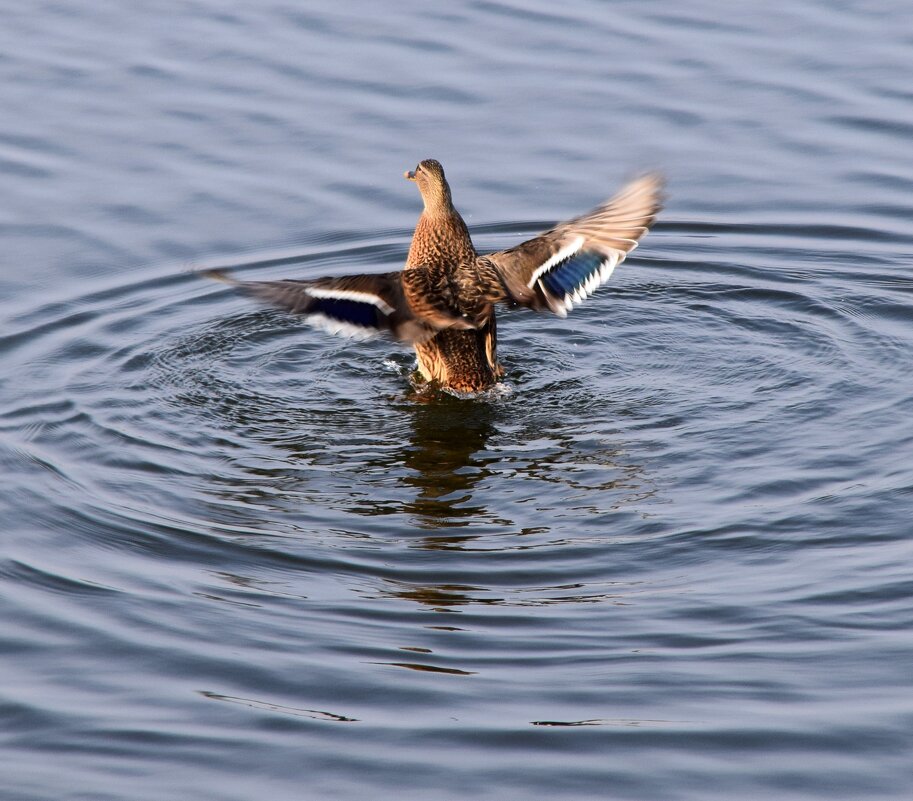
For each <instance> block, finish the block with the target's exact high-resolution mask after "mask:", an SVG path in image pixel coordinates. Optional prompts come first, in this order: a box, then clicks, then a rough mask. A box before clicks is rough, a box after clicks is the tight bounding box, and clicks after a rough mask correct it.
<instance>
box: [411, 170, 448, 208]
mask: <svg viewBox="0 0 913 801" xmlns="http://www.w3.org/2000/svg"><path fill="white" fill-rule="evenodd" d="M405 177H406V178H407V179H409V180H410V181H413V182H415V183H416V184H417V185H418V191H419V192H421V193H422V200H423V201H424V202H425V210H426V211H448V210H449V209H450V208H452V205H453V204H452V201H451V199H450V187H449V186H448V185H447V179H446V178H445V177H444V168H443V167H442V166H441V163H440V162H439V161H436V160H435V159H425V160H424V161H420V162H419V163H418V165H417V166H416V168H415V169H414V170H408V171H407V172H406V173H405Z"/></svg>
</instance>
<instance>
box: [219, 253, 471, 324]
mask: <svg viewBox="0 0 913 801" xmlns="http://www.w3.org/2000/svg"><path fill="white" fill-rule="evenodd" d="M204 275H206V276H207V277H209V278H215V279H216V280H219V281H224V282H226V283H229V284H232V285H234V286H237V287H239V288H240V289H242V290H243V291H245V292H247V293H248V294H249V295H252V296H253V297H255V298H258V299H259V300H262V301H265V302H266V303H269V304H272V305H273V306H278V307H279V308H280V309H284V310H285V311H288V312H291V313H292V314H300V315H302V316H303V317H304V318H305V319H306V320H307V322H309V323H311V324H312V325H315V326H318V327H320V328H323V329H324V330H326V331H329V332H330V333H332V334H341V335H343V336H348V337H354V338H357V339H368V338H370V337H373V336H377V335H379V334H389V335H391V336H393V337H394V338H395V339H399V340H403V341H405V342H419V341H422V340H425V339H428V338H429V337H432V336H434V334H435V333H436V332H437V331H438V330H440V329H441V328H447V327H448V326H450V325H459V326H460V327H466V326H465V325H464V324H463V323H462V321H460V320H459V319H457V318H455V317H446V316H444V315H437V316H435V317H434V318H432V319H425V318H424V316H418V315H416V313H415V312H414V311H413V309H412V307H411V305H410V304H409V302H408V300H407V299H406V297H405V294H404V292H403V283H402V275H403V273H402V272H399V271H397V272H392V273H376V274H369V275H347V276H343V277H341V278H317V279H314V280H310V281H299V280H292V279H285V280H279V281H237V280H235V279H234V278H231V277H230V276H228V275H227V274H225V273H224V272H222V271H220V270H210V271H208V272H206V273H204Z"/></svg>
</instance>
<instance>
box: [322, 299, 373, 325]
mask: <svg viewBox="0 0 913 801" xmlns="http://www.w3.org/2000/svg"><path fill="white" fill-rule="evenodd" d="M311 312H312V313H316V314H324V315H326V316H327V317H332V318H333V319H334V320H339V321H340V322H343V323H350V324H351V325H361V326H364V327H366V328H377V327H378V326H377V308H376V307H375V306H374V305H373V304H371V303H364V302H362V301H358V300H343V299H340V298H319V299H317V300H315V302H314V305H313V306H311Z"/></svg>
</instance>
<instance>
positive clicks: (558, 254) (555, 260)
mask: <svg viewBox="0 0 913 801" xmlns="http://www.w3.org/2000/svg"><path fill="white" fill-rule="evenodd" d="M662 187H663V181H662V178H661V177H660V176H658V175H646V176H643V177H642V178H638V179H637V180H635V181H632V182H631V183H629V184H627V185H626V186H625V187H623V188H622V189H621V191H620V192H618V194H616V195H615V196H614V197H613V198H611V199H610V200H608V201H606V202H605V203H603V204H602V205H601V206H597V207H596V208H595V209H593V210H592V211H591V212H589V213H587V214H584V215H582V216H580V217H576V218H574V219H573V220H569V221H568V222H565V223H561V224H560V225H557V226H555V227H554V228H552V229H551V230H549V231H546V232H545V233H543V234H541V235H540V236H537V237H535V238H534V239H530V240H528V241H526V242H523V243H522V244H520V245H517V246H516V247H514V248H510V249H509V250H502V251H499V252H497V253H491V254H489V255H487V256H483V257H481V262H482V263H483V266H484V267H486V268H487V267H488V266H489V265H491V266H492V267H493V268H494V271H495V272H496V273H497V275H498V278H499V282H498V283H500V286H501V287H502V288H503V293H502V295H501V296H500V297H499V298H498V299H499V300H508V301H512V302H514V303H520V304H522V305H524V306H529V307H530V308H533V309H537V310H540V309H549V310H550V311H552V312H554V313H555V314H557V315H559V316H561V317H564V316H566V315H567V313H568V312H569V311H570V310H571V309H573V307H574V305H575V304H579V303H581V302H583V301H584V300H585V299H586V298H587V297H588V296H589V295H591V294H592V293H593V292H594V291H595V290H596V289H597V288H598V287H599V286H601V285H602V284H603V283H605V282H606V281H608V279H609V277H610V276H611V275H612V272H613V270H614V269H615V268H616V267H617V266H618V265H619V264H621V262H622V261H624V259H625V257H626V256H627V255H628V253H630V252H631V251H632V250H634V248H636V247H637V244H638V242H639V241H640V238H641V237H642V236H643V235H644V234H645V233H646V232H647V231H648V230H649V229H650V226H651V225H652V224H653V221H654V220H655V218H656V215H657V213H658V212H659V210H660V208H661V207H662V198H663V195H662ZM492 285H493V286H496V283H495V282H492Z"/></svg>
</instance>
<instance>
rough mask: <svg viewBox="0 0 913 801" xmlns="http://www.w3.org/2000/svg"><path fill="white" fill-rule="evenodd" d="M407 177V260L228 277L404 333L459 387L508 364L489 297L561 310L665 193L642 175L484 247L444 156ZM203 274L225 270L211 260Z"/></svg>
mask: <svg viewBox="0 0 913 801" xmlns="http://www.w3.org/2000/svg"><path fill="white" fill-rule="evenodd" d="M406 178H408V179H409V180H410V181H414V182H415V183H416V184H418V188H419V191H420V192H421V193H422V200H423V201H424V203H425V208H424V210H423V211H422V214H421V216H420V217H419V218H418V224H417V225H416V227H415V233H414V234H413V236H412V244H411V246H410V247H409V255H408V257H407V258H406V264H405V267H404V268H403V269H402V270H398V271H396V272H391V273H377V274H370V275H348V276H344V277H341V278H317V279H313V280H306V281H298V280H283V281H252V282H248V283H240V282H234V281H231V283H238V285H239V286H241V287H242V288H243V289H244V290H246V291H247V292H249V293H250V294H252V295H254V296H255V297H257V298H260V299H261V300H264V301H267V302H269V303H272V304H274V305H277V306H279V307H281V308H283V309H286V310H287V311H290V312H293V313H295V314H301V315H304V316H305V318H306V319H307V320H308V321H310V322H312V323H314V324H317V325H320V326H321V327H323V328H326V329H328V330H329V331H332V332H333V333H338V334H346V335H349V336H357V337H367V336H372V335H375V334H379V333H385V332H386V333H389V334H391V335H392V336H393V337H394V338H396V339H399V340H402V341H404V342H410V343H411V344H412V345H413V346H414V347H415V351H416V353H417V354H418V370H419V373H420V374H421V375H422V377H423V378H424V379H425V380H426V381H431V382H435V383H436V384H438V385H440V386H441V387H442V388H446V389H452V390H456V391H458V392H477V391H479V390H483V389H487V388H488V387H490V386H492V385H493V384H494V383H495V382H496V381H497V380H498V378H499V377H500V376H501V375H502V373H503V369H502V368H501V365H500V364H498V360H497V356H496V344H497V336H496V329H495V308H494V304H495V303H497V302H506V303H509V304H520V305H522V306H528V307H529V308H531V309H535V310H537V311H539V310H543V309H544V310H548V311H551V312H553V313H554V314H557V315H558V316H559V317H565V316H567V313H568V312H569V311H570V310H571V309H572V308H573V307H574V304H575V303H577V304H579V303H580V302H581V301H583V300H584V299H585V298H586V297H587V296H589V295H590V293H592V292H593V291H594V290H595V289H596V288H597V287H598V286H600V285H601V284H603V283H604V282H605V281H606V280H608V278H609V276H610V275H611V274H612V270H614V269H615V267H616V266H617V265H618V264H619V263H620V262H622V261H623V260H624V258H625V256H627V255H628V253H630V252H631V251H632V250H633V249H634V248H635V247H637V242H638V240H639V239H640V238H641V237H642V236H643V235H644V234H645V233H646V232H647V230H648V229H649V227H650V225H651V224H652V222H653V220H654V218H655V217H656V214H657V212H658V211H659V209H660V204H661V196H662V181H661V179H660V178H659V177H658V176H655V175H648V176H645V177H643V178H639V179H637V180H635V181H632V182H631V183H629V184H628V185H627V186H625V187H624V188H623V189H622V190H621V191H620V192H619V193H618V194H617V195H615V197H613V198H612V199H611V200H609V201H607V202H606V203H603V204H602V205H601V206H598V207H596V208H595V209H593V211H591V212H590V213H589V214H584V215H583V216H582V217H576V218H575V219H573V220H570V221H569V222H565V223H561V224H560V225H557V226H555V227H554V228H552V229H551V230H549V231H546V232H545V233H544V234H541V235H540V236H537V237H535V238H534V239H530V240H528V241H527V242H523V243H522V244H520V245H517V246H516V247H513V248H510V249H508V250H501V251H498V252H497V253H489V254H487V255H485V256H480V255H479V254H478V253H476V249H475V248H474V247H473V245H472V240H471V239H470V238H469V231H468V230H467V228H466V223H465V222H463V218H462V217H461V216H460V214H459V212H458V211H457V210H456V209H455V208H454V207H453V201H452V200H451V197H450V187H449V186H448V184H447V180H446V178H444V169H443V167H441V165H440V164H439V163H438V162H437V161H435V160H434V159H427V160H425V161H423V162H421V163H420V164H419V165H418V166H417V167H416V168H415V170H414V171H410V172H407V173H406ZM209 274H210V275H211V276H212V277H214V278H221V279H223V280H230V279H226V276H225V275H224V274H222V273H219V272H218V271H215V272H210V273H209Z"/></svg>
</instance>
